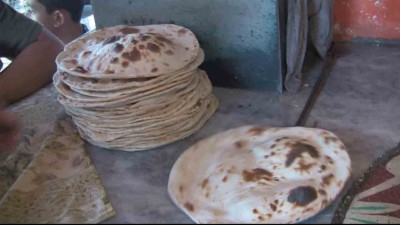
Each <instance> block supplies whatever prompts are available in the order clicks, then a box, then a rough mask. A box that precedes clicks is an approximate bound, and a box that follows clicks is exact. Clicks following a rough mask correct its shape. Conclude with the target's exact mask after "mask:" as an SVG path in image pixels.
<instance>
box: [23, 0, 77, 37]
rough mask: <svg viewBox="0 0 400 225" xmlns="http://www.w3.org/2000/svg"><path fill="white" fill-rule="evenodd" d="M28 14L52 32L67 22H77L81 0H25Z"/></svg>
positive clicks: (67, 23) (55, 31)
mask: <svg viewBox="0 0 400 225" xmlns="http://www.w3.org/2000/svg"><path fill="white" fill-rule="evenodd" d="M26 1H27V4H28V6H29V8H30V12H29V13H30V16H31V17H32V18H33V19H34V20H36V21H38V22H39V23H41V24H42V25H43V26H45V27H46V28H47V29H49V30H50V31H52V32H53V33H57V30H58V29H62V27H63V26H65V25H69V24H71V23H72V24H73V23H76V24H79V23H80V20H81V16H82V11H83V7H84V1H83V0H26Z"/></svg>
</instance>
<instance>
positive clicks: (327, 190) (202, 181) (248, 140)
mask: <svg viewBox="0 0 400 225" xmlns="http://www.w3.org/2000/svg"><path fill="white" fill-rule="evenodd" d="M350 174H351V161H350V158H349V155H348V153H347V150H346V147H345V146H344V145H343V143H342V142H341V141H340V140H339V138H338V137H337V136H336V135H335V134H333V133H331V132H329V131H326V130H321V129H316V128H302V127H289V128H264V127H257V126H245V127H240V128H236V129H232V130H228V131H226V132H223V133H219V134H217V135H214V136H211V137H209V138H207V139H204V140H202V141H200V142H199V143H197V144H195V145H194V146H192V147H191V148H189V149H188V150H187V151H185V152H184V153H183V154H182V155H181V156H180V158H179V159H178V160H177V162H176V163H175V165H174V167H173V168H172V171H171V174H170V178H169V184H168V192H169V195H170V197H171V199H172V200H173V201H174V202H175V204H176V205H177V206H178V207H179V208H180V209H182V210H183V211H184V212H185V213H186V214H187V215H188V216H190V218H192V219H193V221H195V222H196V223H200V224H208V223H211V224H212V223H216V224H218V223H219V224H225V223H236V224H241V223H245V224H250V223H258V224H265V223H275V224H280V223H298V222H300V221H303V220H305V219H307V218H310V217H311V216H313V215H315V214H317V213H318V212H320V211H321V210H323V209H325V208H326V207H327V206H328V205H329V204H330V203H331V202H332V201H333V200H334V199H335V198H336V197H337V196H338V194H339V193H340V191H341V190H342V189H343V187H344V185H345V183H346V181H347V180H348V179H349V177H350Z"/></svg>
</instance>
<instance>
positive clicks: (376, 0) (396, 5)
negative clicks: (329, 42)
mask: <svg viewBox="0 0 400 225" xmlns="http://www.w3.org/2000/svg"><path fill="white" fill-rule="evenodd" d="M334 5H335V6H334V20H335V26H334V32H335V40H337V41H341V40H350V39H352V38H355V37H363V38H382V39H400V13H399V10H400V0H335V1H334Z"/></svg>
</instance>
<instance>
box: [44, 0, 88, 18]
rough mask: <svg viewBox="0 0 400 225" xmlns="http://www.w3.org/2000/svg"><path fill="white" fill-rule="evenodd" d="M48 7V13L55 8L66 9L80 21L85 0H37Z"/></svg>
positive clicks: (72, 16)
mask: <svg viewBox="0 0 400 225" xmlns="http://www.w3.org/2000/svg"><path fill="white" fill-rule="evenodd" d="M37 1H38V2H39V3H41V4H42V5H44V7H46V10H47V12H48V13H52V12H54V11H55V10H59V9H64V10H66V11H67V12H69V14H70V15H71V19H72V21H74V22H77V23H78V22H80V20H81V17H82V12H83V6H84V1H83V0H37Z"/></svg>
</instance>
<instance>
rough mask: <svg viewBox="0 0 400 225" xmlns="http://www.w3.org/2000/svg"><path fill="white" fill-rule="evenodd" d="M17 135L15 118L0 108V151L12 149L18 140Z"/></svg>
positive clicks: (17, 128) (17, 127)
mask: <svg viewBox="0 0 400 225" xmlns="http://www.w3.org/2000/svg"><path fill="white" fill-rule="evenodd" d="M18 135H19V125H18V121H17V119H16V118H14V117H13V116H11V115H10V114H8V113H6V112H5V111H4V110H1V109H0V153H3V152H4V151H10V150H12V149H14V148H15V147H16V145H17V142H18Z"/></svg>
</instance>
